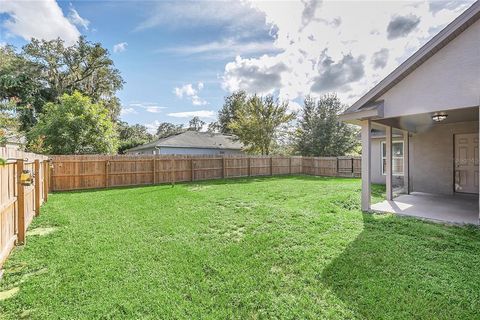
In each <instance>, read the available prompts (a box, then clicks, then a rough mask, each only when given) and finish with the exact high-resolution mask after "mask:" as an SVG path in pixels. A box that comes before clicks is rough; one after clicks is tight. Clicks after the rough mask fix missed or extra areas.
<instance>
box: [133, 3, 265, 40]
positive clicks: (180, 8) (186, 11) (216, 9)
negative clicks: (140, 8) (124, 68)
mask: <svg viewBox="0 0 480 320" xmlns="http://www.w3.org/2000/svg"><path fill="white" fill-rule="evenodd" d="M144 5H145V6H148V7H147V8H146V10H148V12H149V14H148V16H147V17H146V18H145V19H144V20H143V21H142V23H140V24H139V25H138V26H136V28H135V31H141V30H145V29H150V28H156V27H163V28H192V27H196V26H215V27H217V28H219V29H220V28H221V29H222V30H223V31H225V32H227V33H229V32H230V33H231V34H232V35H235V36H239V35H246V34H256V33H257V32H258V31H260V30H263V31H268V29H269V27H268V26H265V15H264V14H263V13H262V12H260V11H257V10H254V9H253V8H251V6H250V5H249V4H248V3H247V2H246V1H243V0H242V1H156V2H153V3H152V4H148V3H145V4H144Z"/></svg>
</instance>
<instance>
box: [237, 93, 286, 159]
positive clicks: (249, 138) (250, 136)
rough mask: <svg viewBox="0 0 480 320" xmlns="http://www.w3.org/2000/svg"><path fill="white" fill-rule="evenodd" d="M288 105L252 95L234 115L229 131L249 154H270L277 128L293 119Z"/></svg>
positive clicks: (270, 98)
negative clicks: (288, 110) (245, 147)
mask: <svg viewBox="0 0 480 320" xmlns="http://www.w3.org/2000/svg"><path fill="white" fill-rule="evenodd" d="M287 109H288V103H287V102H281V103H280V102H279V101H278V99H274V98H273V96H266V97H261V96H257V95H254V96H252V97H250V98H249V99H248V101H247V103H245V104H243V105H242V106H241V107H239V109H238V110H237V111H236V113H235V118H234V119H232V121H231V122H230V124H229V129H230V130H231V131H232V132H233V133H234V134H235V135H236V136H237V137H238V139H239V140H240V141H241V142H242V143H243V144H244V145H246V146H247V150H248V151H250V152H256V153H261V154H262V155H268V154H270V151H271V150H272V147H273V145H274V143H275V138H276V136H277V134H278V130H279V128H280V127H281V126H282V125H284V124H287V123H289V122H290V121H291V120H293V119H294V118H295V114H293V113H288V112H287Z"/></svg>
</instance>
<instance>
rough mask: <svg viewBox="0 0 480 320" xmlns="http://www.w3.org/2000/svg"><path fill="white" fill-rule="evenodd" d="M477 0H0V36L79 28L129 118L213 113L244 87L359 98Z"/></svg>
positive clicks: (59, 33)
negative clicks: (107, 67) (118, 87)
mask: <svg viewBox="0 0 480 320" xmlns="http://www.w3.org/2000/svg"><path fill="white" fill-rule="evenodd" d="M471 3H472V1H436V2H428V1H423V2H422V1H421V2H406V1H388V2H385V1H384V2H359V1H350V2H347V1H342V2H331V1H323V2H321V1H268V2H267V1H264V2H251V1H235V2H220V1H196V2H186V1H184V2H182V1H177V2H167V1H148V2H144V1H69V2H62V1H55V0H38V1H15V0H0V45H4V44H13V45H15V46H17V47H21V46H22V45H24V44H25V43H26V41H27V39H29V38H31V37H36V38H44V39H51V38H55V37H61V38H63V39H64V40H65V41H66V42H67V43H71V42H72V41H75V39H76V38H77V37H78V36H79V35H80V34H83V35H86V36H87V39H88V40H90V41H94V42H97V41H98V42H101V43H102V44H103V46H104V47H106V48H108V49H109V50H110V52H111V56H112V59H113V60H114V62H115V65H116V67H117V68H118V69H119V70H120V71H121V73H122V76H123V78H124V80H125V81H126V84H125V86H124V89H123V90H122V91H120V92H119V94H118V96H119V98H120V99H121V101H122V105H123V110H122V116H121V117H122V119H123V120H125V121H128V122H129V123H132V124H133V123H141V124H145V125H147V126H148V127H149V128H150V129H151V130H154V128H155V127H156V126H157V125H158V123H159V122H162V121H169V122H174V123H186V122H188V120H189V119H191V118H192V117H193V116H194V115H199V116H200V117H201V118H202V119H203V120H204V121H206V122H210V121H214V120H215V117H216V112H217V111H218V109H219V108H220V107H221V105H222V102H223V98H224V96H226V95H227V94H229V93H230V92H232V91H234V90H237V89H245V90H247V91H248V92H250V93H255V92H256V93H260V94H267V93H273V94H275V95H277V96H279V97H280V98H281V99H284V100H288V101H290V105H291V110H298V108H299V105H300V104H301V101H302V99H303V98H304V96H305V95H306V94H311V95H313V96H319V95H321V94H324V93H327V92H337V93H338V94H339V96H340V98H341V99H342V100H343V101H344V102H345V103H347V104H349V103H352V102H354V101H355V99H358V98H359V97H360V96H361V95H362V94H364V93H365V92H366V91H367V90H368V89H369V88H371V87H372V86H373V85H374V84H375V83H377V82H378V81H380V80H381V79H382V78H383V77H384V76H385V75H387V74H388V73H389V72H390V71H392V70H393V69H394V68H395V67H396V66H398V64H399V63H401V62H402V61H403V60H405V59H406V58H407V57H408V56H409V55H410V54H411V53H413V52H414V51H415V50H416V49H418V48H419V47H420V46H421V45H422V44H424V43H425V42H426V41H428V39H430V38H431V37H432V36H433V35H434V34H435V33H437V32H438V31H439V30H440V29H441V28H443V27H444V26H445V25H446V24H447V23H449V22H450V21H452V20H453V19H454V18H455V17H456V16H458V15H459V14H460V13H461V12H462V11H463V10H465V9H466V8H467V7H468V6H469V5H470V4H471Z"/></svg>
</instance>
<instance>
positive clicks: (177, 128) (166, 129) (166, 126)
mask: <svg viewBox="0 0 480 320" xmlns="http://www.w3.org/2000/svg"><path fill="white" fill-rule="evenodd" d="M183 131H185V129H184V128H183V125H181V124H173V123H170V122H162V123H160V125H159V126H158V128H157V138H158V139H161V138H166V137H168V136H171V135H173V134H177V133H180V132H183Z"/></svg>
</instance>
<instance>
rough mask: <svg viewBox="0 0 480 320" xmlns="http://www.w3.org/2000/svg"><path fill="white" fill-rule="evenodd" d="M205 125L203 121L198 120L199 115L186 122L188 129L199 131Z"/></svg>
mask: <svg viewBox="0 0 480 320" xmlns="http://www.w3.org/2000/svg"><path fill="white" fill-rule="evenodd" d="M204 125H205V121H202V120H200V118H199V117H193V118H192V120H190V121H189V122H188V129H187V130H189V131H200V130H202V128H203V126H204Z"/></svg>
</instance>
